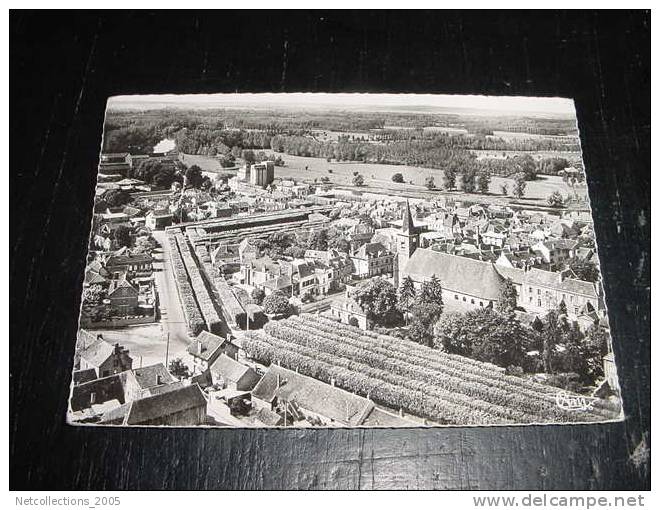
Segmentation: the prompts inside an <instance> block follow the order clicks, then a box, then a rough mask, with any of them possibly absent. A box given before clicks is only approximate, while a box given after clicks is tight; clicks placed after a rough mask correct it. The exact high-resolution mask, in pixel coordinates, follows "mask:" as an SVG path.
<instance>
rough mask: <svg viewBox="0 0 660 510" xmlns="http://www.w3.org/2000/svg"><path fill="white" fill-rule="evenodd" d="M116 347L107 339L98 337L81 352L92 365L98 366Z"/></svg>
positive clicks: (82, 356) (81, 355)
mask: <svg viewBox="0 0 660 510" xmlns="http://www.w3.org/2000/svg"><path fill="white" fill-rule="evenodd" d="M114 350H115V347H114V346H113V345H111V344H109V343H108V342H106V341H105V340H102V339H100V338H97V339H96V340H95V341H94V342H92V343H91V344H90V345H88V346H87V348H85V349H83V350H82V351H81V352H80V357H81V358H83V359H84V360H85V361H87V362H88V363H89V364H90V365H92V366H95V367H98V366H99V365H101V364H102V363H103V362H104V361H105V360H107V359H108V358H109V357H110V356H112V353H113V352H114Z"/></svg>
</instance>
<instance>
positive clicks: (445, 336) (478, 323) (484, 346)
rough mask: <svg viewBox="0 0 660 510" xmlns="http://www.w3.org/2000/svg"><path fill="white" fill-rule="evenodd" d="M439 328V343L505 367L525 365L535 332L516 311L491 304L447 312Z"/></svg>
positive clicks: (443, 346)
mask: <svg viewBox="0 0 660 510" xmlns="http://www.w3.org/2000/svg"><path fill="white" fill-rule="evenodd" d="M435 332H436V338H435V340H434V345H435V346H436V347H441V348H443V349H444V350H445V351H447V352H449V353H452V354H460V355H462V356H467V357H470V358H473V359H476V360H478V361H484V362H488V363H493V364H495V365H498V366H501V367H504V368H506V367H509V366H523V364H524V362H525V357H526V353H527V350H528V348H529V345H530V344H531V341H532V339H533V336H532V332H531V331H530V330H528V329H527V328H525V327H524V326H523V325H522V324H520V322H519V321H518V319H516V316H515V315H514V314H512V313H509V314H502V313H499V312H497V311H495V310H492V309H491V308H480V309H478V310H472V311H469V312H467V313H465V314H460V313H450V314H448V315H445V316H443V317H442V319H440V321H439V322H438V324H437V326H436V328H435Z"/></svg>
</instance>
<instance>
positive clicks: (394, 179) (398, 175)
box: [392, 173, 403, 182]
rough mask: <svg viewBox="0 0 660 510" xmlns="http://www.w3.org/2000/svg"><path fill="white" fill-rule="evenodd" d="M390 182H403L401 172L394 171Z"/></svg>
mask: <svg viewBox="0 0 660 510" xmlns="http://www.w3.org/2000/svg"><path fill="white" fill-rule="evenodd" d="M392 182H403V174H401V173H396V174H393V175H392Z"/></svg>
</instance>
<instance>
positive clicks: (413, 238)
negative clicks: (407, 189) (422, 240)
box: [394, 200, 419, 286]
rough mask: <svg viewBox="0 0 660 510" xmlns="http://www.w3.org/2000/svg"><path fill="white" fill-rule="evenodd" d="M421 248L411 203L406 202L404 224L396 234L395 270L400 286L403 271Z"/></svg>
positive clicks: (395, 277) (395, 279) (396, 280)
mask: <svg viewBox="0 0 660 510" xmlns="http://www.w3.org/2000/svg"><path fill="white" fill-rule="evenodd" d="M417 248H419V232H418V231H417V229H416V228H415V224H414V223H413V218H412V214H411V213H410V203H409V202H408V200H406V208H405V209H404V211H403V224H402V225H401V230H400V231H399V232H397V234H396V256H397V263H396V264H395V268H394V273H395V276H394V281H395V283H396V285H397V286H398V285H399V279H400V278H402V275H403V270H404V269H405V267H406V264H407V263H408V260H409V259H410V257H411V256H412V254H413V253H414V252H415V250H416V249H417Z"/></svg>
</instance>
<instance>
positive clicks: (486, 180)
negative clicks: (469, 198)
mask: <svg viewBox="0 0 660 510" xmlns="http://www.w3.org/2000/svg"><path fill="white" fill-rule="evenodd" d="M477 188H478V189H479V193H488V189H489V188H490V174H489V173H488V172H486V171H484V172H479V176H478V177H477Z"/></svg>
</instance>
